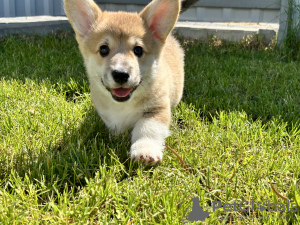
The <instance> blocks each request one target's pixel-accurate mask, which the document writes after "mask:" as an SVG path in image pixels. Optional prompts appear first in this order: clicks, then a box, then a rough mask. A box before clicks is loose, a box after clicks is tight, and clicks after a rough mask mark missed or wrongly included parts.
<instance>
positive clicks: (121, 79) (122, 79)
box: [111, 70, 129, 84]
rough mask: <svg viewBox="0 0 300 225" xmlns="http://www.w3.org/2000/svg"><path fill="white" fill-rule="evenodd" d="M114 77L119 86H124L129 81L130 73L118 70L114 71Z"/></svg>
mask: <svg viewBox="0 0 300 225" xmlns="http://www.w3.org/2000/svg"><path fill="white" fill-rule="evenodd" d="M111 74H112V76H113V78H114V81H115V82H117V83H118V84H124V83H126V82H127V81H128V78H129V74H128V73H124V72H120V71H118V70H114V71H112V73H111Z"/></svg>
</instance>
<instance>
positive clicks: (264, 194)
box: [0, 32, 300, 225]
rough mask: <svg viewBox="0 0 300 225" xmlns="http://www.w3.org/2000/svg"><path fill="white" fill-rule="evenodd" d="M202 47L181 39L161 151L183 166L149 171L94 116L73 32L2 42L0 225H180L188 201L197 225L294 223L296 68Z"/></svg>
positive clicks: (267, 57) (262, 54) (299, 156)
mask: <svg viewBox="0 0 300 225" xmlns="http://www.w3.org/2000/svg"><path fill="white" fill-rule="evenodd" d="M212 45H213V43H212V42H210V43H205V44H199V43H198V42H193V43H190V42H186V43H184V44H183V46H184V48H185V51H186V65H185V71H186V82H185V90H184V97H183V99H182V102H181V104H180V105H179V106H178V107H177V108H176V109H175V110H174V112H173V122H172V125H171V131H172V133H173V135H172V136H171V137H169V138H168V139H167V141H166V144H167V145H168V146H170V147H171V148H173V149H175V150H176V152H177V153H178V154H179V155H180V156H181V157H182V159H183V160H184V162H185V164H187V166H188V167H189V170H185V169H184V167H183V165H182V164H181V162H180V160H179V159H178V158H177V157H176V155H175V154H174V153H172V152H171V151H170V150H168V149H166V150H165V151H164V160H163V162H162V163H161V164H160V165H159V166H156V167H144V166H142V165H137V164H133V163H131V161H130V160H129V159H128V150H129V148H130V140H129V135H128V134H124V135H123V136H120V137H117V138H115V137H111V136H110V135H109V133H108V130H107V129H106V127H105V125H104V124H103V122H102V121H101V120H100V118H99V117H98V115H97V114H96V112H95V109H94V107H93V105H92V102H91V100H90V96H89V85H88V81H87V77H86V74H85V69H84V67H83V63H82V59H81V56H80V53H79V50H78V48H77V43H76V41H75V39H74V37H73V34H72V33H71V32H62V33H56V34H52V35H49V36H47V37H38V36H15V37H4V38H1V39H0V62H1V66H0V181H1V183H0V203H1V204H0V222H1V224H125V225H126V224H128V225H130V224H183V222H187V219H188V215H189V213H190V212H191V208H192V201H191V199H192V198H194V197H197V198H199V200H200V205H201V206H202V207H203V209H204V210H205V211H208V212H209V218H207V219H206V220H205V221H204V222H202V223H203V224H223V223H229V224H262V223H263V224H292V223H295V224H296V223H300V204H299V203H300V201H299V200H300V197H299V194H300V188H299V184H300V181H299V177H300V167H299V162H300V137H299V133H300V128H299V122H300V119H299V118H300V63H299V62H297V61H294V62H287V61H285V60H284V58H283V57H282V55H281V54H280V53H279V52H278V51H276V50H270V49H269V50H265V49H258V50H257V49H256V50H255V49H252V50H251V46H250V47H249V46H248V47H247V46H241V45H238V44H235V45H227V46H221V47H220V46H219V47H218V46H215V47H214V46H212ZM271 183H272V184H273V187H274V188H276V190H277V192H279V193H280V194H281V195H282V196H283V197H287V198H289V199H293V200H294V202H293V204H294V206H295V205H297V201H298V204H299V208H296V210H297V211H296V212H295V210H294V211H292V210H291V204H292V203H290V204H289V205H287V200H284V199H282V198H281V197H280V196H279V195H278V194H276V193H275V192H274V191H273V190H272V187H271ZM297 193H298V194H297ZM296 200H297V201H296ZM214 201H220V202H222V204H225V203H229V204H231V206H232V208H230V210H227V208H226V207H225V208H223V207H221V208H219V209H215V210H213V202H214ZM242 201H248V202H249V205H251V204H253V205H254V206H259V204H260V203H268V201H269V202H270V203H274V205H273V206H272V207H270V205H271V204H270V205H266V210H263V211H261V210H260V209H259V208H258V207H253V210H252V208H251V207H250V208H251V209H250V210H248V211H247V210H244V211H246V212H244V211H243V210H241V209H240V208H239V207H238V208H237V209H236V210H235V209H234V208H233V205H234V204H235V203H238V204H239V203H242ZM180 204H181V205H183V206H184V209H185V213H183V207H182V206H181V205H180ZM227 206H228V205H227ZM246 206H247V204H244V205H243V207H242V209H245V208H246ZM274 206H276V208H277V210H275V208H274ZM288 207H290V209H289V210H288ZM188 223H189V224H193V223H194V224H196V223H197V224H199V223H201V222H188Z"/></svg>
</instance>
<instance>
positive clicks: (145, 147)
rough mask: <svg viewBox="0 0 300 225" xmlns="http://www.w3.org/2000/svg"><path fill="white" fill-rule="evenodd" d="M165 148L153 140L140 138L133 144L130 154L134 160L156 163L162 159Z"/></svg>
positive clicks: (149, 163)
mask: <svg viewBox="0 0 300 225" xmlns="http://www.w3.org/2000/svg"><path fill="white" fill-rule="evenodd" d="M163 148H164V147H163V145H159V144H157V143H155V142H154V141H151V140H138V141H136V142H135V143H134V144H133V145H132V146H131V148H130V152H129V154H130V156H131V158H132V159H133V160H134V161H138V162H142V163H144V164H148V165H155V164H158V163H160V162H161V160H162V157H163V153H162V151H163Z"/></svg>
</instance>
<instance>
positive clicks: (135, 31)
mask: <svg viewBox="0 0 300 225" xmlns="http://www.w3.org/2000/svg"><path fill="white" fill-rule="evenodd" d="M64 1H65V10H66V13H67V16H68V18H69V21H70V23H71V24H72V26H73V28H74V30H75V33H76V39H77V41H78V44H79V48H80V51H81V53H82V56H83V59H84V62H85V66H86V69H87V72H88V77H89V81H90V85H91V98H92V100H93V102H94V104H95V107H96V109H97V111H98V113H99V115H100V116H101V118H102V119H103V121H104V122H105V123H106V125H107V126H108V127H109V128H110V129H111V130H112V131H113V130H115V131H116V133H121V132H123V131H125V130H128V129H133V135H132V148H131V156H132V158H134V159H136V160H142V161H145V162H147V163H152V162H154V163H157V162H160V161H161V158H162V155H160V153H158V152H159V151H158V150H157V151H156V150H153V151H152V150H151V149H150V146H152V143H156V144H154V145H153V146H152V147H151V148H155V146H158V145H159V146H160V144H157V143H160V141H161V139H162V140H164V138H165V137H167V136H168V135H167V133H168V130H167V129H168V127H169V123H170V119H171V109H172V108H174V107H175V106H176V105H177V104H178V103H179V101H180V99H181V97H182V91H183V83H184V64H183V61H184V53H183V50H182V49H181V47H180V45H179V43H178V41H177V40H175V38H174V37H173V36H172V35H171V34H170V31H171V30H172V29H173V27H174V24H175V22H176V21H177V19H178V14H179V11H180V0H177V1H176V0H154V1H153V2H151V3H150V4H149V5H148V6H147V7H146V8H145V9H144V10H143V11H142V12H141V13H140V14H137V13H126V12H106V11H104V12H102V11H101V10H100V9H99V8H98V7H97V6H96V4H95V3H94V2H93V1H92V0H64ZM84 10H86V11H87V13H85V11H84ZM102 45H108V46H109V48H110V50H111V51H110V53H109V55H108V56H106V57H101V56H100V54H99V48H100V46H102ZM135 46H141V47H142V48H143V50H144V54H143V55H142V57H140V58H139V57H137V56H136V55H135V54H134V53H133V48H134V47H135ZM120 68H121V70H124V71H126V72H128V73H129V74H130V78H129V80H128V82H126V83H125V84H122V85H120V84H118V83H116V82H114V81H113V79H112V77H111V75H110V72H111V71H113V70H120ZM101 81H102V83H101ZM104 87H105V88H106V89H105V88H104ZM120 87H122V88H130V89H133V88H136V89H135V91H134V92H133V93H132V96H131V98H130V99H129V100H128V101H126V102H116V101H114V100H113V98H112V97H111V95H110V92H109V90H111V89H115V88H120ZM122 110H123V112H122ZM113 115H115V116H116V117H120V118H123V117H124V119H123V120H122V121H117V122H115V121H114V119H113ZM116 120H117V119H116ZM127 120H128V121H127ZM151 121H152V123H151ZM154 121H156V122H154ZM151 124H153V127H152V125H151ZM155 124H156V125H155ZM160 124H161V125H160ZM114 126H115V127H114ZM155 126H156V127H157V128H156V127H155ZM164 127H166V131H161V130H164V129H165V128H164ZM148 128H149V129H148ZM155 135H157V138H156V137H155ZM143 144H144V145H149V149H143V150H139V148H141V147H138V146H143ZM162 144H163V143H162ZM142 148H144V147H142ZM157 148H159V149H161V150H160V151H162V149H163V147H161V146H160V147H157ZM155 151H156V152H155ZM152 153H153V154H152Z"/></svg>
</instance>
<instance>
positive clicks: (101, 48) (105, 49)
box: [99, 45, 109, 57]
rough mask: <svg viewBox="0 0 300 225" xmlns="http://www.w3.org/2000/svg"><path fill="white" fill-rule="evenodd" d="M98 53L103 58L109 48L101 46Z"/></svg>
mask: <svg viewBox="0 0 300 225" xmlns="http://www.w3.org/2000/svg"><path fill="white" fill-rule="evenodd" d="M99 52H100V55H101V56H102V57H105V56H107V55H108V54H109V47H108V46H107V45H101V46H100V50H99Z"/></svg>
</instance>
